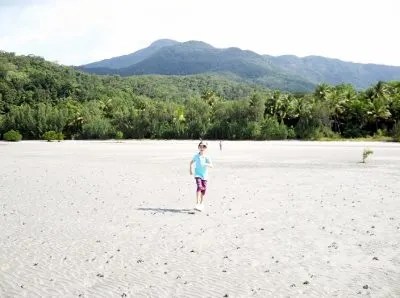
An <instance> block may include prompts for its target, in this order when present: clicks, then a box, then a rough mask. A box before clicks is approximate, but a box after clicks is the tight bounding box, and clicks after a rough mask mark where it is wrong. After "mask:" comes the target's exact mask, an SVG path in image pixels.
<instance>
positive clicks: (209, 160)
mask: <svg viewBox="0 0 400 298" xmlns="http://www.w3.org/2000/svg"><path fill="white" fill-rule="evenodd" d="M206 162H207V163H206V166H207V167H209V168H212V167H213V163H212V161H211V159H210V158H207V160H206Z"/></svg>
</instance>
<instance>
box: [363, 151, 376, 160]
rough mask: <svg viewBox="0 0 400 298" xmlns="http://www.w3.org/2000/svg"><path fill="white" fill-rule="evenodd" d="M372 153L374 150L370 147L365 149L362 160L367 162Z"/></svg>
mask: <svg viewBox="0 0 400 298" xmlns="http://www.w3.org/2000/svg"><path fill="white" fill-rule="evenodd" d="M372 154H374V151H372V150H371V149H369V148H366V149H364V151H363V156H362V162H363V163H365V162H366V160H367V158H368V156H370V155H372Z"/></svg>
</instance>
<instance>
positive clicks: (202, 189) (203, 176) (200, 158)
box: [190, 141, 213, 211]
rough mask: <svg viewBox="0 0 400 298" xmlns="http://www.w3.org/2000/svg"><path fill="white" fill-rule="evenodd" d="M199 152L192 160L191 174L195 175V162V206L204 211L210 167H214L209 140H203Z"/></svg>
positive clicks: (196, 208)
mask: <svg viewBox="0 0 400 298" xmlns="http://www.w3.org/2000/svg"><path fill="white" fill-rule="evenodd" d="M198 148H199V152H198V153H196V154H195V155H194V156H193V158H192V160H191V161H190V175H193V164H194V165H195V170H194V179H195V180H196V185H197V190H196V205H195V207H194V209H195V210H197V211H203V210H204V205H203V200H204V196H205V194H206V189H207V180H208V168H212V167H213V165H212V161H211V159H210V158H209V157H208V156H207V154H206V151H207V142H203V141H201V142H200V144H199V146H198Z"/></svg>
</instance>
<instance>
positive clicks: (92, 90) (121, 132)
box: [0, 52, 400, 140]
mask: <svg viewBox="0 0 400 298" xmlns="http://www.w3.org/2000/svg"><path fill="white" fill-rule="evenodd" d="M0 67H1V75H0V134H4V132H6V131H9V130H16V131H19V132H20V133H21V134H22V136H23V138H24V139H42V138H44V139H49V140H54V139H57V138H58V139H60V138H61V137H60V136H61V134H62V135H63V136H64V135H65V138H73V139H74V138H78V139H79V138H80V139H108V138H116V139H119V138H126V139H143V138H153V139H199V138H209V139H231V140H278V139H282V140H283V139H295V138H298V139H311V140H313V139H324V138H328V139H329V138H335V139H337V138H341V137H346V138H354V137H364V138H367V139H368V138H371V137H372V136H374V137H375V138H382V139H383V138H384V137H385V136H393V139H394V140H399V139H400V137H399V134H400V133H399V130H400V128H399V125H398V124H396V123H399V122H400V82H396V81H395V82H378V83H377V84H376V85H373V86H371V87H370V88H368V89H367V90H364V91H357V90H355V89H354V88H353V87H352V86H351V85H348V84H340V85H337V86H331V85H327V84H321V85H319V86H318V87H317V88H316V89H315V90H314V92H312V93H286V92H282V91H279V90H275V91H270V90H267V89H265V88H263V87H261V86H256V85H251V84H246V83H239V82H237V81H235V80H233V79H227V78H224V77H220V76H217V75H200V76H187V77H179V76H136V77H127V78H122V77H118V76H96V75H89V74H85V73H81V72H78V71H76V70H74V69H72V68H69V67H65V66H60V65H56V64H54V63H50V62H47V61H45V60H44V59H42V58H39V57H32V56H16V55H14V54H12V53H5V52H0ZM50 132H59V133H60V136H59V137H55V135H54V134H53V133H50ZM61 139H62V138H61Z"/></svg>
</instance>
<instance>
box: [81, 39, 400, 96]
mask: <svg viewBox="0 0 400 298" xmlns="http://www.w3.org/2000/svg"><path fill="white" fill-rule="evenodd" d="M77 68H78V69H80V70H82V71H85V72H89V73H95V74H102V75H121V76H131V75H147V74H159V75H191V74H201V73H231V74H233V75H235V76H238V77H240V78H241V79H242V80H243V81H245V82H251V83H257V84H261V85H264V86H265V87H268V88H272V89H281V90H286V91H310V90H312V89H313V88H314V87H315V86H316V85H318V84H321V83H328V84H333V85H337V84H341V83H349V84H352V85H354V86H355V87H356V88H357V89H365V88H367V87H369V86H370V85H372V84H374V83H376V82H378V81H390V80H396V79H400V67H399V66H390V65H381V64H373V63H368V64H363V63H355V62H346V61H342V60H340V59H337V58H326V57H323V56H317V55H309V56H305V57H298V56H296V55H280V56H271V55H260V54H258V53H256V52H253V51H250V50H242V49H240V48H238V47H228V48H216V47H213V46H212V45H210V44H208V43H205V42H203V41H196V40H189V41H186V42H178V41H175V40H170V39H162V40H157V41H155V42H153V43H152V44H151V45H150V46H149V47H147V48H143V49H141V50H139V51H136V52H134V53H131V54H128V55H124V56H119V57H114V58H109V59H105V60H102V61H98V62H94V63H90V64H86V65H81V66H78V67H77Z"/></svg>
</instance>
